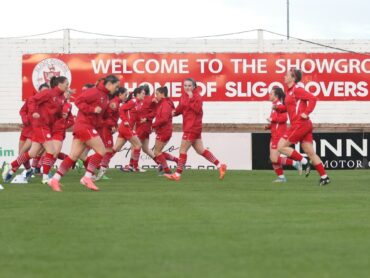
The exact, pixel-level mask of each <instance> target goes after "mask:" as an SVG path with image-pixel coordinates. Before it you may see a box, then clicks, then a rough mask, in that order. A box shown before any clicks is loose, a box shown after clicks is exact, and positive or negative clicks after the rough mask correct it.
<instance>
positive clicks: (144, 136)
mask: <svg viewBox="0 0 370 278" xmlns="http://www.w3.org/2000/svg"><path fill="white" fill-rule="evenodd" d="M141 88H142V90H144V91H145V96H144V99H143V101H142V105H141V107H140V109H139V110H138V117H137V119H136V126H135V131H136V134H137V137H138V138H139V139H140V142H141V146H142V147H141V148H142V150H143V152H144V153H146V154H147V155H148V156H149V157H150V158H152V159H153V160H154V153H153V151H152V150H151V149H150V148H149V136H150V134H151V132H152V123H153V118H154V117H155V113H156V108H157V98H156V96H155V94H153V95H150V92H149V87H148V85H143V86H141ZM133 154H134V150H133V148H131V155H132V156H133ZM139 156H140V154H139Z"/></svg>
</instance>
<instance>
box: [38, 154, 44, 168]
mask: <svg viewBox="0 0 370 278" xmlns="http://www.w3.org/2000/svg"><path fill="white" fill-rule="evenodd" d="M43 160H44V155H42V156H40V159H39V163H38V164H37V168H41V166H42V161H43Z"/></svg>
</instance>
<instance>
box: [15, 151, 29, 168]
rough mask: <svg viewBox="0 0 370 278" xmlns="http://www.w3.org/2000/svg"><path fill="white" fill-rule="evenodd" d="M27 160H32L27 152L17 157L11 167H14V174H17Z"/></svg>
mask: <svg viewBox="0 0 370 278" xmlns="http://www.w3.org/2000/svg"><path fill="white" fill-rule="evenodd" d="M27 160H30V155H29V154H28V152H25V153H22V154H21V155H19V156H18V157H17V159H16V160H14V161H13V162H12V163H11V165H12V170H13V172H16V171H17V170H18V168H19V167H20V166H21V165H22V164H23V163H25V162H26V161H27Z"/></svg>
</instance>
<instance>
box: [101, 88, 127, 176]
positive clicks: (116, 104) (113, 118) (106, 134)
mask: <svg viewBox="0 0 370 278" xmlns="http://www.w3.org/2000/svg"><path fill="white" fill-rule="evenodd" d="M127 97H128V91H127V89H126V88H124V87H120V88H118V91H117V92H116V93H115V94H114V97H113V98H112V99H111V100H110V102H109V106H108V109H107V114H106V117H105V119H104V121H103V125H102V127H101V128H100V129H99V130H98V132H99V134H100V137H101V138H102V140H103V143H104V145H105V148H106V154H105V156H104V157H103V159H102V161H101V164H100V169H99V173H98V174H97V175H96V179H95V180H100V179H101V178H103V176H104V175H105V173H106V172H107V169H108V167H109V162H110V160H111V158H112V157H113V156H114V151H113V134H114V133H115V132H116V131H117V127H118V119H119V108H120V104H121V103H122V102H124V101H126V99H127Z"/></svg>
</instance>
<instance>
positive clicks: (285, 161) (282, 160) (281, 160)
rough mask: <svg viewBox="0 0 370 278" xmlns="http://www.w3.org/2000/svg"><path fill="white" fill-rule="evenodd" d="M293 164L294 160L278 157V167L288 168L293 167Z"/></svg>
mask: <svg viewBox="0 0 370 278" xmlns="http://www.w3.org/2000/svg"><path fill="white" fill-rule="evenodd" d="M293 163H294V160H293V159H290V158H287V157H285V156H281V155H280V156H279V157H278V161H277V163H276V164H278V165H287V166H293Z"/></svg>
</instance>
